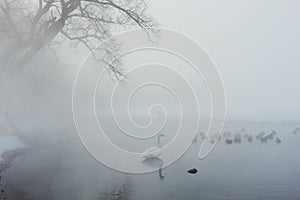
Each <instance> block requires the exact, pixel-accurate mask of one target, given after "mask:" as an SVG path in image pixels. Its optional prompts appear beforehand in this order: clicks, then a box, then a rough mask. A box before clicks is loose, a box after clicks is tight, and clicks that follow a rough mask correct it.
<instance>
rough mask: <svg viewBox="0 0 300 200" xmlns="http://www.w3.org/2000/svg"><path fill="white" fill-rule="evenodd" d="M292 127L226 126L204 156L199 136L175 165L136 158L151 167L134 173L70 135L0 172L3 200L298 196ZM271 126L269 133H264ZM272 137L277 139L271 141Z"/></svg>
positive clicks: (296, 139)
mask: <svg viewBox="0 0 300 200" xmlns="http://www.w3.org/2000/svg"><path fill="white" fill-rule="evenodd" d="M297 127H299V125H298V124H297V125H294V124H238V125H237V124H233V125H230V126H229V125H228V126H227V127H225V130H224V132H226V134H224V135H223V137H222V138H221V139H220V141H219V143H218V145H217V146H216V148H215V149H214V151H213V152H212V154H210V156H209V157H207V158H206V159H205V160H198V159H197V153H198V150H199V147H200V144H201V142H202V141H203V139H206V138H204V136H203V135H202V134H201V135H200V134H199V137H198V138H197V139H196V140H195V141H194V142H193V144H192V146H191V148H190V149H189V150H188V152H187V153H186V154H185V155H184V156H183V157H181V158H180V159H179V160H178V161H177V162H176V163H175V164H173V165H171V166H169V167H167V168H163V169H162V168H161V166H162V165H163V160H161V159H160V158H152V159H149V160H148V159H145V160H144V161H141V162H143V164H145V165H147V166H149V167H153V168H156V169H157V171H156V172H153V173H147V174H140V175H131V174H124V173H120V172H117V171H115V170H112V169H109V168H107V167H104V166H102V165H100V164H99V163H98V162H97V161H95V160H94V159H93V158H92V157H91V156H90V155H89V154H88V153H87V152H86V151H85V150H84V148H83V147H82V146H81V144H80V142H79V141H78V140H77V138H76V137H74V138H73V139H70V140H68V141H67V142H64V143H62V144H57V143H55V144H52V145H49V146H42V147H40V148H39V149H31V150H28V151H27V152H26V153H25V154H24V155H23V156H22V157H20V158H19V159H18V161H17V162H16V163H15V165H14V166H13V167H12V168H10V169H9V170H8V171H7V172H6V174H5V176H4V178H3V184H4V185H6V188H5V195H6V197H7V199H43V200H54V199H63V200H64V199H73V200H77V199H78V200H79V199H88V200H97V199H137V200H139V199H149V200H150V199H151V200H152V199H246V200H254V199H270V200H277V199H278V200H281V199H295V200H296V199H297V200H298V199H299V197H300V187H299V186H300V156H299V155H298V154H299V144H300V135H299V134H297V133H294V132H295V131H294V130H296V128H297ZM244 128H245V129H244ZM273 130H275V131H276V134H274V133H273V136H269V135H270V133H272V131H273ZM262 131H264V136H261V137H262V138H263V137H266V136H267V142H261V140H260V139H256V136H257V135H258V134H259V132H262ZM237 133H239V136H237ZM250 135H251V138H252V139H251V142H249V139H248V138H249V136H250ZM261 135H262V134H261ZM224 136H226V137H224ZM277 137H278V138H280V139H281V143H280V144H276V138H277ZM202 138H203V139H202ZM229 138H230V139H232V140H234V139H235V138H237V139H236V140H238V142H236V143H234V142H233V143H232V144H230V145H229V144H226V142H225V140H226V139H229ZM191 167H196V168H197V169H198V170H199V171H198V173H197V174H194V175H191V174H189V173H187V172H186V171H187V169H190V168H191ZM166 174H167V175H166Z"/></svg>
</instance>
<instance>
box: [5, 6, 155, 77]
mask: <svg viewBox="0 0 300 200" xmlns="http://www.w3.org/2000/svg"><path fill="white" fill-rule="evenodd" d="M146 11H147V4H146V3H145V2H144V1H143V0H0V34H1V33H2V34H4V35H5V36H6V37H7V41H9V44H7V46H6V50H5V53H6V54H5V55H4V56H3V58H2V60H6V63H8V62H11V61H12V60H13V63H14V64H13V66H16V67H20V66H24V65H26V64H27V63H28V62H30V61H31V60H32V59H33V58H34V56H35V55H36V54H37V53H38V52H39V51H40V50H41V49H42V48H44V47H46V46H47V45H49V44H51V43H61V39H67V40H70V41H72V42H74V44H75V45H77V44H83V45H84V46H85V47H87V48H88V49H89V50H90V51H91V52H94V50H102V51H104V52H105V55H106V56H105V58H97V55H96V54H93V55H94V58H95V59H97V60H99V61H100V60H101V61H104V62H105V63H106V64H107V66H108V68H109V69H110V70H111V71H113V72H114V73H117V74H119V73H121V72H120V68H119V65H118V60H116V59H115V58H116V52H117V50H118V45H117V44H116V43H114V42H112V43H110V44H107V45H105V46H103V45H102V44H103V42H104V41H106V40H107V39H108V38H110V37H111V36H112V33H113V31H115V30H118V29H120V28H125V29H128V28H130V27H132V26H133V27H141V28H143V29H145V30H146V31H147V30H151V28H153V26H154V23H153V20H152V19H151V17H150V16H149V15H147V12H146ZM112 61H115V63H114V62H112Z"/></svg>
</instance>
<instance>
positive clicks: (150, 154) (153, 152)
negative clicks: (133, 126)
mask: <svg viewBox="0 0 300 200" xmlns="http://www.w3.org/2000/svg"><path fill="white" fill-rule="evenodd" d="M163 136H165V135H164V134H161V133H160V134H159V135H158V136H157V146H152V147H149V148H147V149H146V150H145V151H144V153H143V158H145V159H148V158H158V157H159V156H160V154H161V144H160V137H163Z"/></svg>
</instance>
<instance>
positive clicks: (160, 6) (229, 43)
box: [148, 0, 300, 120]
mask: <svg viewBox="0 0 300 200" xmlns="http://www.w3.org/2000/svg"><path fill="white" fill-rule="evenodd" d="M148 2H149V4H150V12H151V14H152V15H153V16H154V18H156V20H157V21H158V22H159V23H160V25H161V26H162V27H167V28H171V29H175V30H178V31H180V32H182V33H184V34H186V35H188V36H190V37H192V38H194V39H195V40H196V41H198V42H199V43H201V44H202V45H203V46H204V47H205V48H206V49H207V51H208V52H209V54H210V55H211V57H212V58H213V59H214V61H215V62H216V64H217V65H218V67H219V69H220V71H221V74H222V76H223V79H224V82H225V87H226V90H227V97H228V117H230V118H244V119H270V120H271V119H280V120H289V119H295V120H299V119H300V104H299V102H300V93H299V92H298V91H299V89H298V87H299V86H300V78H299V73H300V68H299V66H300V61H299V53H300V37H299V35H300V27H299V23H300V12H299V7H300V1H297V0H278V1H273V0H264V1H261V0H228V1H221V0H210V1H204V0H185V1H174V0H163V1H161V0H149V1H148Z"/></svg>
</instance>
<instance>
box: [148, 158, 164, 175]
mask: <svg viewBox="0 0 300 200" xmlns="http://www.w3.org/2000/svg"><path fill="white" fill-rule="evenodd" d="M143 164H144V165H146V166H148V167H152V168H154V169H158V177H159V180H160V181H163V180H164V178H165V176H166V174H163V172H162V166H163V165H164V161H163V160H162V159H160V158H146V159H145V160H143Z"/></svg>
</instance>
